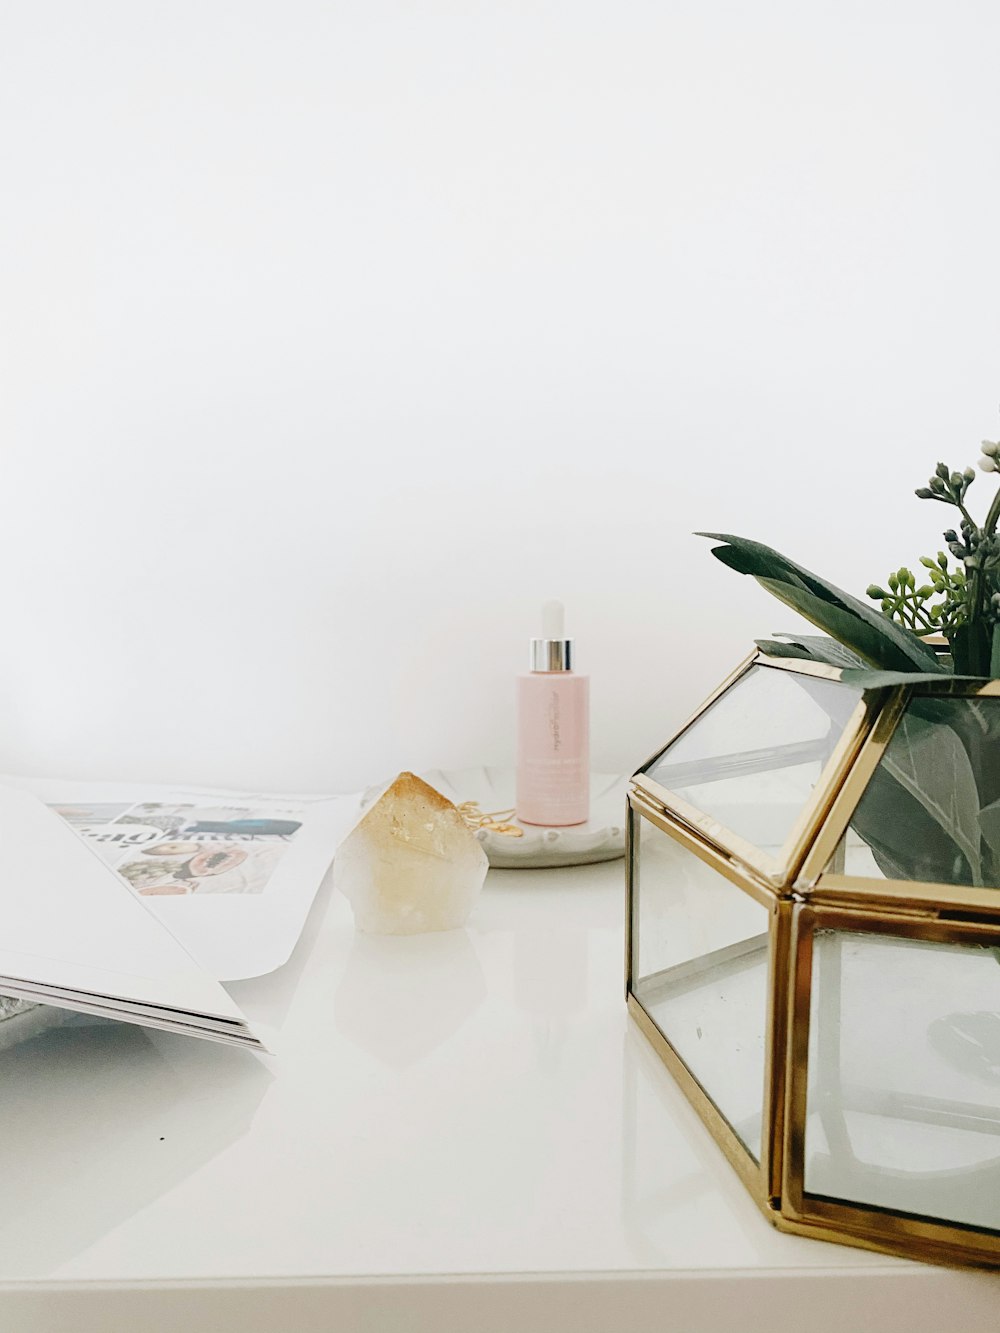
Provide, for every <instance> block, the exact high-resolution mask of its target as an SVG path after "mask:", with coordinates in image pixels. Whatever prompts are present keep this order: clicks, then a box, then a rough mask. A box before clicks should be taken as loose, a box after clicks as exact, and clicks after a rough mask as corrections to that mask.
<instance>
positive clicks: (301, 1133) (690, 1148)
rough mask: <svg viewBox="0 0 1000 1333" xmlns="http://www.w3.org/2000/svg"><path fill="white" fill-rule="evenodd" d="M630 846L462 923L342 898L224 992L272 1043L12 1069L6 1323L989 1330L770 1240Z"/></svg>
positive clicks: (909, 1275) (962, 1307) (876, 1265)
mask: <svg viewBox="0 0 1000 1333" xmlns="http://www.w3.org/2000/svg"><path fill="white" fill-rule="evenodd" d="M623 877H624V868H623V863H622V862H620V861H619V862H613V863H610V864H606V865H602V866H589V867H583V868H577V869H568V870H542V871H539V870H534V871H493V872H491V873H490V876H489V878H488V880H487V884H486V887H485V889H484V892H483V896H482V898H481V900H480V902H479V904H478V906H477V908H476V911H475V913H474V916H473V919H472V921H471V923H470V925H469V927H468V929H467V930H462V931H452V932H448V933H445V934H439V935H425V936H419V937H412V938H370V937H364V936H359V935H356V934H355V932H354V929H353V925H352V921H351V916H350V910H349V908H348V906H347V904H346V902H345V901H344V900H343V899H342V898H340V897H339V896H336V895H331V893H330V891H329V887H328V885H327V886H325V887H324V889H323V890H322V891H321V893H320V896H319V898H318V900H317V904H316V908H315V910H314V911H313V914H312V916H311V918H310V921H309V925H308V927H307V930H306V934H305V936H304V937H303V941H302V943H301V945H300V947H299V949H298V950H297V952H296V954H295V956H294V958H293V959H292V962H291V963H290V964H289V965H288V966H287V967H285V968H284V969H282V970H281V971H279V972H277V973H275V974H273V975H272V976H271V977H268V978H263V979H261V980H260V981H256V982H244V983H240V984H239V985H234V986H233V987H232V990H233V994H234V995H235V996H236V998H237V1000H238V1001H239V1002H240V1003H241V1004H242V1005H243V1006H244V1007H245V1009H246V1010H247V1011H248V1013H250V1014H251V1015H252V1016H256V1017H260V1018H264V1019H266V1020H268V1021H270V1022H273V1023H275V1024H276V1025H278V1026H279V1027H280V1037H279V1051H278V1054H277V1055H276V1057H274V1058H273V1059H262V1058H260V1057H258V1056H255V1055H253V1054H251V1053H249V1052H245V1051H239V1050H230V1049H228V1048H226V1047H223V1046H218V1045H215V1044H210V1043H208V1042H202V1041H197V1040H192V1039H186V1038H182V1037H176V1036H171V1035H168V1034H163V1033H155V1032H151V1031H146V1030H144V1029H142V1028H139V1027H131V1026H126V1025H119V1024H111V1023H97V1024H94V1023H89V1024H86V1023H81V1024H80V1025H75V1021H74V1023H71V1024H70V1025H69V1026H66V1027H63V1028H59V1029H56V1030H53V1031H50V1032H47V1033H44V1034H43V1035H41V1036H39V1037H38V1038H36V1039H35V1040H33V1041H31V1042H27V1043H23V1044H22V1045H20V1046H18V1047H15V1048H14V1049H12V1050H9V1051H7V1052H5V1053H3V1054H2V1055H0V1089H2V1099H3V1116H2V1122H0V1123H2V1132H0V1187H2V1195H0V1199H2V1209H0V1329H3V1330H4V1333H14V1331H15V1330H17V1331H18V1333H19V1331H20V1330H30V1331H32V1333H33V1331H34V1330H39V1333H41V1331H42V1330H44V1331H45V1333H50V1330H54V1329H61V1328H63V1327H66V1328H72V1329H73V1330H74V1333H90V1331H91V1330H93V1333H117V1330H119V1329H121V1330H126V1329H127V1330H129V1333H136V1330H140V1331H141V1333H160V1330H164V1331H165V1330H171V1333H174V1331H175V1330H177V1329H183V1330H184V1331H185V1333H199V1330H210V1331H211V1333H228V1330H230V1329H232V1330H240V1331H241V1333H254V1331H256V1330H267V1331H268V1333H271V1331H272V1330H279V1329H280V1330H283V1331H284V1330H292V1331H297V1330H304V1331H306V1333H308V1331H310V1330H313V1329H317V1330H318V1329H324V1330H326V1329H333V1328H335V1329H337V1330H338V1331H340V1330H365V1333H395V1331H396V1330H406V1333H424V1331H425V1330H426V1331H427V1333H430V1331H431V1330H434V1333H453V1331H454V1333H472V1331H473V1330H475V1333H494V1331H495V1333H500V1331H501V1330H503V1333H507V1331H508V1330H517V1331H518V1333H535V1330H537V1331H538V1333H563V1330H567V1331H569V1330H573V1333H589V1331H591V1330H593V1331H595V1333H596V1331H600V1333H604V1330H611V1329H617V1328H625V1329H628V1330H629V1333H646V1330H650V1331H652V1330H654V1329H655V1330H656V1333H662V1331H663V1330H664V1329H676V1330H681V1331H682V1333H695V1331H696V1330H702V1329H704V1330H710V1333H726V1330H729V1329H733V1330H737V1329H738V1330H740V1333H757V1330H762V1331H763V1330H765V1329H766V1330H768V1333H772V1330H773V1329H774V1328H775V1327H776V1326H778V1325H780V1324H782V1323H787V1324H789V1325H790V1326H791V1325H793V1324H794V1323H795V1322H798V1323H800V1324H801V1326H802V1327H803V1328H808V1329H809V1330H810V1331H811V1333H827V1330H830V1331H831V1333H832V1331H833V1330H836V1331H837V1333H844V1330H845V1329H848V1330H855V1329H857V1330H861V1329H864V1330H875V1329H878V1330H882V1329H885V1330H896V1329H899V1330H905V1331H906V1333H924V1330H926V1331H927V1333H940V1330H941V1329H944V1328H946V1329H953V1330H956V1331H958V1330H960V1331H961V1333H976V1331H977V1330H980V1329H983V1330H986V1329H990V1330H995V1329H997V1328H1000V1277H997V1276H994V1275H992V1274H988V1273H978V1272H954V1271H948V1270H945V1269H939V1268H931V1267H925V1266H923V1265H919V1264H910V1263H904V1262H902V1261H896V1260H890V1259H886V1258H883V1257H880V1256H877V1255H872V1254H868V1253H865V1252H863V1251H858V1250H851V1249H847V1248H844V1247H841V1246H836V1245H831V1244H825V1243H821V1242H818V1241H811V1240H804V1239H800V1238H798V1237H792V1236H784V1235H780V1234H779V1233H778V1232H776V1231H774V1230H773V1229H772V1228H771V1227H769V1226H768V1225H767V1223H766V1222H765V1221H764V1220H763V1219H762V1218H761V1216H760V1215H759V1213H758V1212H757V1210H756V1208H755V1207H754V1205H753V1204H752V1203H751V1201H750V1199H749V1197H748V1196H747V1195H746V1194H745V1193H744V1191H743V1189H742V1186H741V1185H740V1184H739V1182H738V1181H737V1179H736V1177H735V1175H734V1174H733V1173H732V1172H731V1170H730V1168H729V1166H728V1165H727V1164H726V1162H725V1160H724V1158H723V1157H722V1155H721V1153H720V1152H719V1151H718V1149H717V1148H716V1147H715V1145H714V1143H713V1141H712V1140H711V1138H710V1137H709V1136H708V1134H707V1132H706V1131H705V1130H704V1129H703V1128H702V1126H701V1123H700V1122H699V1121H698V1119H697V1118H696V1116H695V1114H694V1112H693V1111H692V1110H691V1109H690V1108H689V1106H688V1105H687V1103H686V1102H685V1101H684V1099H683V1098H682V1096H681V1095H680V1093H679V1092H678V1091H677V1090H676V1088H675V1087H674V1085H673V1083H672V1082H671V1080H670V1078H669V1076H668V1075H667V1073H666V1071H665V1070H664V1069H663V1067H662V1066H661V1065H660V1063H659V1062H658V1060H657V1059H656V1058H655V1056H654V1055H653V1054H652V1052H651V1050H650V1049H649V1048H648V1046H647V1045H646V1043H645V1041H644V1039H643V1038H642V1036H641V1035H640V1034H639V1032H638V1031H637V1030H636V1029H635V1028H634V1026H633V1025H632V1023H631V1020H629V1018H628V1017H627V1015H626V1011H625V1004H624V999H623V993H622V972H623V964H622V948H623V944H622V941H623V924H622V915H623V898H624V890H623Z"/></svg>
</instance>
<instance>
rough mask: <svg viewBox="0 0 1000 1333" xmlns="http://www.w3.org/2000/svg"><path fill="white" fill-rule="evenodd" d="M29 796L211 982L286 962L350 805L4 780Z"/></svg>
mask: <svg viewBox="0 0 1000 1333" xmlns="http://www.w3.org/2000/svg"><path fill="white" fill-rule="evenodd" d="M0 782H4V783H8V784H10V785H13V786H18V787H23V788H26V789H27V790H29V791H31V792H33V793H34V794H35V795H36V796H38V797H39V798H40V799H41V800H42V801H43V802H44V803H45V804H46V805H47V806H48V807H49V808H50V809H51V810H52V811H53V812H54V813H55V814H57V815H58V816H59V817H60V818H61V819H62V820H63V821H64V822H65V824H66V825H67V826H68V827H70V828H72V829H73V830H74V832H75V833H76V834H77V835H78V837H79V838H80V839H81V840H82V841H83V842H84V843H85V844H86V845H87V846H88V847H89V848H90V850H91V852H92V853H93V854H94V855H95V856H97V857H98V858H100V860H102V861H103V862H104V864H105V865H106V866H108V867H109V868H110V869H111V870H113V871H114V872H115V873H116V874H117V875H119V876H121V878H122V879H123V880H124V881H125V882H126V883H127V884H128V885H129V887H130V888H131V890H132V892H133V893H135V894H137V895H139V896H140V897H142V898H143V899H144V900H145V902H146V903H147V905H148V906H150V907H151V908H152V910H153V911H154V912H155V913H156V914H157V915H158V916H159V917H160V918H161V920H162V921H163V922H164V924H165V925H166V926H167V927H168V928H169V929H170V930H171V932H172V933H173V934H174V935H175V936H176V937H177V938H178V939H179V940H180V941H181V942H182V943H183V944H184V946H185V948H186V949H188V950H189V952H190V953H191V954H192V955H193V957H194V958H196V959H197V960H198V962H199V963H201V965H202V966H203V967H204V968H205V969H206V971H208V972H210V973H211V974H212V975H213V976H215V977H217V978H218V979H219V980H220V981H236V980H242V979H244V978H247V977H255V976H261V975H263V974H264V973H266V972H271V971H273V970H274V969H275V968H276V967H280V966H281V964H282V963H284V962H286V961H287V959H288V958H289V956H290V954H291V952H292V950H293V949H294V947H295V943H296V941H297V940H298V938H299V935H300V933H301V931H302V927H303V926H304V925H305V920H306V917H307V915H308V913H309V908H310V907H311V905H312V902H313V899H314V897H315V896H316V891H317V889H318V888H319V885H320V883H321V882H322V880H323V876H324V875H325V874H326V872H327V870H328V869H329V867H330V864H331V862H332V860H333V854H334V851H335V850H336V847H337V844H338V842H339V841H340V839H341V838H342V837H343V836H344V834H345V833H346V832H347V831H348V829H349V828H350V826H351V824H352V823H353V822H354V820H355V819H356V817H357V813H358V805H359V799H358V797H357V796H347V797H317V796H275V795H267V794H264V793H258V792H235V791H220V790H217V789H197V788H181V787H169V788H168V787H161V788H153V787H151V786H148V785H135V784H116V783H108V782H100V783H97V782H72V781H62V780H56V779H43V778H18V777H10V776H4V777H0Z"/></svg>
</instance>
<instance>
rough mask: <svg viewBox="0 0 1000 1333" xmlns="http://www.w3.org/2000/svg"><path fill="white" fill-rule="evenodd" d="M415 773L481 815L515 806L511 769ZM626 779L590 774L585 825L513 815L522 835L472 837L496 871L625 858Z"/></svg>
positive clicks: (370, 794) (373, 793) (374, 792)
mask: <svg viewBox="0 0 1000 1333" xmlns="http://www.w3.org/2000/svg"><path fill="white" fill-rule="evenodd" d="M419 776H420V777H421V778H423V780H424V781H425V782H428V783H430V785H431V786H432V787H435V788H436V789H437V790H438V791H439V792H440V793H441V794H442V796H447V798H448V800H449V801H453V802H454V803H455V805H461V804H462V802H463V801H476V802H477V803H478V805H479V809H480V810H481V811H483V813H484V814H486V813H492V812H495V811H509V810H511V809H513V806H514V770H513V769H510V768H461V769H440V768H435V769H431V770H430V771H428V772H424V773H420V774H419ZM628 780H629V778H628V774H614V773H591V775H590V818H589V819H588V820H587V822H586V823H585V824H573V825H571V826H570V827H566V828H542V827H540V826H539V825H536V824H521V823H520V822H519V821H517V820H516V819H513V818H511V819H510V822H511V823H514V824H517V827H518V828H521V829H523V830H524V833H523V836H522V837H520V838H517V837H511V836H510V835H509V834H501V833H492V832H490V831H489V830H487V829H480V830H479V832H478V833H477V835H476V836H477V837H478V838H479V840H480V842H482V844H483V848H484V850H485V852H486V855H487V856H488V857H489V862H490V865H491V866H494V867H496V868H497V869H500V870H521V869H525V870H527V869H531V868H533V867H536V866H579V865H588V864H589V863H591V862H594V861H614V860H615V859H616V858H617V857H620V856H624V855H625V793H626V790H627V788H628ZM384 790H385V784H384V783H383V784H381V785H380V786H378V787H370V788H369V789H368V790H367V791H366V792H365V794H364V796H363V798H362V804H363V805H369V804H370V803H371V801H373V800H374V799H375V798H376V797H377V796H378V795H379V794H380V793H381V792H382V791H384Z"/></svg>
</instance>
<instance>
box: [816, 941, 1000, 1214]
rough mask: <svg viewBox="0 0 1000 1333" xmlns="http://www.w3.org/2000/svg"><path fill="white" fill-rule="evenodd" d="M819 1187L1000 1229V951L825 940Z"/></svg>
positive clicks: (821, 949) (820, 950) (820, 997)
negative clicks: (999, 958)
mask: <svg viewBox="0 0 1000 1333" xmlns="http://www.w3.org/2000/svg"><path fill="white" fill-rule="evenodd" d="M809 1038H810V1054H809V1090H808V1101H807V1118H806V1147H805V1154H806V1155H805V1189H806V1192H807V1193H808V1194H812V1195H819V1196H823V1197H825V1198H836V1199H840V1200H844V1201H848V1202H851V1203H859V1204H865V1205H871V1206H874V1207H878V1208H890V1209H892V1210H893V1211H895V1212H904V1213H913V1214H918V1215H922V1216H925V1217H931V1218H941V1219H944V1220H946V1221H951V1222H962V1223H967V1224H968V1225H970V1226H976V1227H986V1228H989V1229H1000V963H998V951H997V950H996V949H994V948H987V947H983V946H980V945H972V944H940V943H931V942H928V941H923V940H910V939H904V938H902V937H900V936H895V935H881V934H880V935H863V934H859V933H854V932H843V931H819V932H817V934H816V936H815V941H814V970H813V991H812V1004H811V1026H810V1033H809Z"/></svg>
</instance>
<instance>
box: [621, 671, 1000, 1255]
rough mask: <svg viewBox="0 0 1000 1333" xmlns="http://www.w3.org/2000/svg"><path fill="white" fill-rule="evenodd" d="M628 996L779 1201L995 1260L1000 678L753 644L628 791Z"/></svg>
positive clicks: (916, 1251) (798, 1221) (792, 1209)
mask: <svg viewBox="0 0 1000 1333" xmlns="http://www.w3.org/2000/svg"><path fill="white" fill-rule="evenodd" d="M628 904H629V905H628V949H627V966H628V975H627V992H628V1002H629V1007H630V1010H631V1012H632V1014H633V1016H634V1017H635V1018H636V1020H637V1022H638V1023H639V1025H640V1026H641V1027H642V1029H643V1031H644V1032H645V1033H646V1035H647V1036H648V1037H649V1039H650V1041H651V1042H652V1043H653V1045H654V1047H655V1048H656V1049H657V1051H658V1052H659V1054H660V1055H661V1057H662V1058H663V1060H664V1062H665V1063H666V1064H667V1066H668V1068H669V1069H670V1070H671V1072H672V1073H673V1074H674V1076H675V1077H676V1078H677V1080H678V1081H679V1083H680V1084H681V1086H682V1087H683V1088H684V1090H685V1092H686V1093H687V1095H688V1096H689V1098H690V1099H691V1101H692V1102H693V1104H694V1105H695V1107H696V1108H697V1109H698V1111H699V1112H700V1114H701V1115H702V1118H703V1119H704V1120H705V1122H706V1123H707V1125H708V1126H709V1128H710V1129H711V1130H712V1132H713V1133H714V1134H715V1136H716V1138H717V1140H718V1141H719V1143H720V1145H721V1146H722V1148H723V1149H724V1151H725V1152H726V1154H727V1156H728V1157H729V1159H730V1161H731V1163H732V1165H733V1166H734V1167H735V1168H736V1169H737V1171H739V1173H740V1175H741V1176H742V1178H743V1180H744V1182H745V1184H746V1185H747V1186H748V1188H749V1189H750V1190H751V1192H752V1193H753V1195H754V1197H755V1199H756V1200H757V1202H758V1204H759V1205H760V1207H761V1208H762V1209H763V1211H764V1212H765V1214H766V1215H767V1216H768V1218H769V1220H771V1221H772V1222H774V1223H775V1225H777V1226H779V1227H781V1228H782V1229H785V1230H791V1231H797V1232H800V1233H803V1234H808V1235H814V1236H819V1237H824V1238H826V1239H835V1240H841V1241H846V1242H848V1243H851V1244H859V1245H866V1246H870V1247H873V1248H878V1249H886V1250H890V1251H894V1252H902V1253H906V1254H912V1255H918V1256H920V1257H924V1258H931V1259H940V1260H942V1261H946V1262H966V1263H979V1264H1000V682H977V681H962V680H960V679H957V678H955V677H952V676H949V677H941V678H940V679H934V680H933V681H927V680H925V679H923V678H918V679H917V680H915V682H914V683H912V684H904V685H898V686H892V687H889V688H876V689H871V690H866V691H862V690H860V689H858V688H855V687H854V686H852V685H849V684H847V683H845V682H843V681H841V679H840V672H839V670H838V669H837V668H834V667H828V666H824V665H821V664H818V663H812V662H803V661H798V660H786V659H774V658H769V657H766V656H765V655H763V654H762V653H757V654H755V655H754V656H753V657H751V658H749V659H747V661H746V662H744V663H743V664H742V666H741V667H740V668H738V670H737V671H736V672H734V674H733V676H731V677H730V679H729V680H728V681H727V682H726V683H725V684H724V685H723V687H722V688H721V689H720V690H718V691H717V692H716V693H715V695H713V696H712V697H711V698H710V699H709V700H708V701H707V702H706V704H705V705H704V707H703V708H702V709H701V710H700V711H699V713H698V714H697V715H696V716H695V717H694V718H693V719H692V721H691V722H690V723H688V724H687V726H685V727H684V728H683V729H682V730H681V732H680V733H679V734H678V735H677V736H675V737H674V739H673V740H671V741H670V743H669V744H667V745H666V746H664V747H663V749H661V750H660V751H658V752H657V753H656V754H654V755H653V757H652V758H651V759H650V760H649V761H648V762H647V763H646V764H644V765H643V767H642V768H641V769H640V770H639V772H638V773H637V774H636V775H635V777H634V778H633V782H632V786H631V789H630V794H629V855H628Z"/></svg>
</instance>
